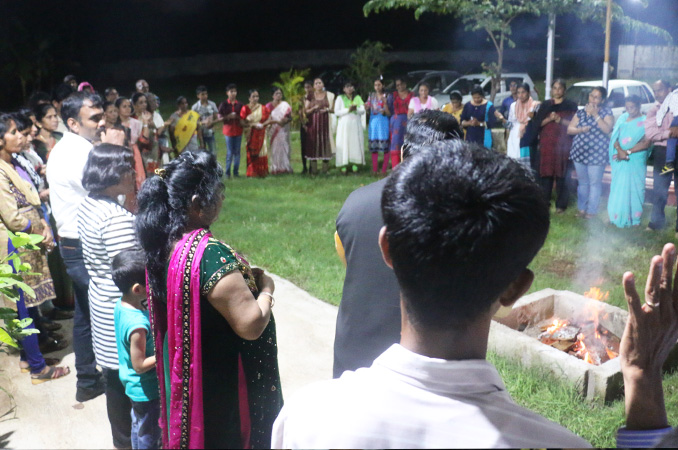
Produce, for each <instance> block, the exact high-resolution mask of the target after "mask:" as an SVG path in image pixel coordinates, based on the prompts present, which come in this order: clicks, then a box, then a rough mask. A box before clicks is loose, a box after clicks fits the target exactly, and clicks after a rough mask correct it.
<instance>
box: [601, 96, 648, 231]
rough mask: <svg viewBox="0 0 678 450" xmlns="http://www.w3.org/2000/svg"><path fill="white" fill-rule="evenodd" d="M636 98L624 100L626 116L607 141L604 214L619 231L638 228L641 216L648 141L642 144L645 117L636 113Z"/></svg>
mask: <svg viewBox="0 0 678 450" xmlns="http://www.w3.org/2000/svg"><path fill="white" fill-rule="evenodd" d="M640 103H641V101H640V98H638V97H637V96H635V95H634V96H631V97H627V98H626V112H625V113H624V114H622V115H621V117H620V118H619V119H618V120H617V123H616V124H615V126H614V129H613V130H612V135H611V137H610V147H609V154H610V164H611V166H612V184H611V185H610V198H609V200H608V203H607V212H608V214H609V215H610V222H611V223H613V224H615V225H617V226H618V227H619V228H625V227H631V226H634V227H635V226H638V225H640V218H641V216H642V215H643V202H644V200H645V174H646V171H647V157H648V155H649V153H650V152H649V150H648V147H649V141H647V140H645V139H644V137H645V127H644V122H645V116H644V115H641V112H640Z"/></svg>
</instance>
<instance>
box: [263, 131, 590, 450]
mask: <svg viewBox="0 0 678 450" xmlns="http://www.w3.org/2000/svg"><path fill="white" fill-rule="evenodd" d="M539 189H540V187H539V185H538V184H537V183H536V182H535V181H534V179H533V177H532V176H531V174H530V173H529V168H526V167H524V166H523V165H522V164H520V163H518V162H516V161H513V160H510V159H509V158H507V157H505V156H503V155H499V154H496V153H493V152H491V151H488V150H486V149H483V148H480V147H479V146H477V145H475V144H469V143H466V142H463V141H457V140H454V141H445V142H438V143H434V144H432V145H431V146H430V147H425V148H422V149H420V150H419V151H418V152H417V153H416V154H414V155H412V156H411V157H410V158H408V159H406V160H405V161H404V162H403V163H402V164H401V166H400V167H399V168H398V170H397V171H394V172H393V174H392V175H391V177H390V178H389V180H388V182H387V184H386V186H385V187H384V191H383V196H382V208H381V209H382V215H383V219H384V224H385V226H384V227H383V228H382V229H381V231H380V234H379V245H380V247H381V250H382V254H383V258H384V261H385V262H386V264H387V265H388V266H389V267H392V268H393V271H394V272H395V275H396V278H397V279H398V284H399V285H400V289H401V305H400V306H401V308H400V309H401V317H402V320H401V327H402V330H401V340H400V344H394V345H393V346H392V347H390V348H389V349H388V350H386V351H385V352H384V353H383V354H382V355H381V356H379V357H378V358H377V359H376V360H375V361H374V363H373V365H372V366H371V367H369V368H361V369H358V370H356V371H355V372H351V371H347V372H345V373H344V374H343V375H342V376H341V377H340V378H338V379H335V380H331V381H326V382H320V383H317V384H315V385H311V386H309V387H307V388H305V389H304V390H302V391H300V392H299V393H298V394H297V396H296V397H293V398H292V399H291V400H289V401H288V402H287V403H286V404H285V406H284V408H283V409H282V411H281V412H280V415H279V416H278V419H277V420H276V422H275V424H274V426H273V438H272V447H273V448H399V447H402V448H414V447H420V448H433V447H483V448H485V447H518V448H544V447H558V448H581V447H589V446H590V445H589V444H588V443H587V442H586V441H584V440H583V439H581V438H579V437H577V436H575V435H574V434H573V433H571V432H570V431H568V430H566V429H565V428H563V427H562V426H560V425H558V424H556V423H553V422H550V421H548V420H546V419H545V418H543V417H541V416H539V415H538V414H535V413H533V412H531V411H529V410H527V409H525V408H522V407H520V406H518V405H517V404H516V403H515V402H513V400H512V399H511V398H510V396H509V394H508V393H507V392H506V388H505V387H504V384H503V383H502V380H501V377H500V376H499V374H498V372H497V371H496V369H495V368H494V367H493V366H492V364H491V363H489V362H488V361H486V360H485V355H486V351H487V340H488V334H489V329H490V322H491V319H492V316H493V315H494V314H495V312H496V311H497V310H498V309H499V307H500V306H502V305H503V306H510V305H512V304H513V303H514V302H515V301H516V300H517V299H518V298H520V297H521V296H522V294H524V293H525V292H526V291H527V290H528V289H529V287H530V285H531V283H532V280H533V278H534V274H533V273H532V272H531V271H530V270H529V269H527V266H528V264H529V263H530V261H532V259H533V258H534V256H535V255H536V254H537V252H538V251H539V249H540V248H541V246H542V245H543V243H544V240H545V239H546V235H547V233H548V229H549V209H548V205H547V204H546V202H545V201H544V200H543V196H541V195H540V190H539ZM369 300H370V299H365V301H369Z"/></svg>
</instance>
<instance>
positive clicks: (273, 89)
mask: <svg viewBox="0 0 678 450" xmlns="http://www.w3.org/2000/svg"><path fill="white" fill-rule="evenodd" d="M278 91H280V93H281V94H282V93H283V91H282V88H280V87H278V86H273V87H272V88H271V95H273V94H275V93H276V92H278Z"/></svg>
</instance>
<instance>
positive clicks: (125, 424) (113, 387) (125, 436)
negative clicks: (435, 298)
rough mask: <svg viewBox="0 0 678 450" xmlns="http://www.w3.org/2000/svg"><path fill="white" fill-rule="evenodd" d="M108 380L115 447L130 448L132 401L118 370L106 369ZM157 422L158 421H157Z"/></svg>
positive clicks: (107, 386)
mask: <svg viewBox="0 0 678 450" xmlns="http://www.w3.org/2000/svg"><path fill="white" fill-rule="evenodd" d="M104 379H105V380H106V412H107V413H108V421H109V422H110V423H111V433H112V434H113V446H114V447H115V448H130V446H131V445H132V401H131V400H130V399H129V397H128V396H127V394H125V387H124V386H123V385H122V382H121V381H120V372H119V371H118V370H114V369H109V368H107V367H104ZM156 421H157V419H156Z"/></svg>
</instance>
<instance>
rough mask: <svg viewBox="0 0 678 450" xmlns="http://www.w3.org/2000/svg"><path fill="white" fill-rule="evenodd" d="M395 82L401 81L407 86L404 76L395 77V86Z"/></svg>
mask: <svg viewBox="0 0 678 450" xmlns="http://www.w3.org/2000/svg"><path fill="white" fill-rule="evenodd" d="M396 81H402V82H403V83H405V85H407V77H406V76H404V75H398V76H397V77H395V78H394V79H393V83H394V84H395V82H396Z"/></svg>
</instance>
